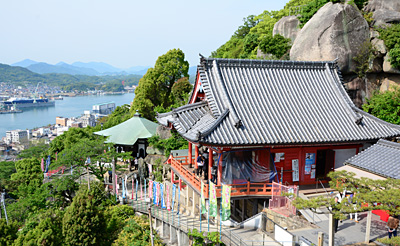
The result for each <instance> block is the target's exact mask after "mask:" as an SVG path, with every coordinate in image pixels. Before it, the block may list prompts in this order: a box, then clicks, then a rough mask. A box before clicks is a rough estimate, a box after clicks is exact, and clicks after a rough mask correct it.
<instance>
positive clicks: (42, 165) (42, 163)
mask: <svg viewBox="0 0 400 246" xmlns="http://www.w3.org/2000/svg"><path fill="white" fill-rule="evenodd" d="M40 167H41V168H42V172H44V159H43V158H42V162H41V163H40Z"/></svg>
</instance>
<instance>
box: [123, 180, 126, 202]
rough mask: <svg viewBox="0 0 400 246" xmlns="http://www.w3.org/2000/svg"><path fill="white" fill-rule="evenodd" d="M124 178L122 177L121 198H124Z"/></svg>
mask: <svg viewBox="0 0 400 246" xmlns="http://www.w3.org/2000/svg"><path fill="white" fill-rule="evenodd" d="M125 195H126V194H125V180H124V179H122V198H125Z"/></svg>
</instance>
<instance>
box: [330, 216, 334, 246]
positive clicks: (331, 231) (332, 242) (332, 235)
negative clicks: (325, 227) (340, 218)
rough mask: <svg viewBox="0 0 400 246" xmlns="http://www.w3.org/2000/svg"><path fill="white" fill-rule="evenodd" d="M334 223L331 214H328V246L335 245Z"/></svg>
mask: <svg viewBox="0 0 400 246" xmlns="http://www.w3.org/2000/svg"><path fill="white" fill-rule="evenodd" d="M334 224H335V221H334V219H333V214H332V213H329V246H334V245H335V228H334V227H335V225H334Z"/></svg>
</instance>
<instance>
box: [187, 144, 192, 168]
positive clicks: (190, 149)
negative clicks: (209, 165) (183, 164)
mask: <svg viewBox="0 0 400 246" xmlns="http://www.w3.org/2000/svg"><path fill="white" fill-rule="evenodd" d="M188 158H189V160H188V164H189V166H190V167H191V166H192V143H191V142H189V153H188Z"/></svg>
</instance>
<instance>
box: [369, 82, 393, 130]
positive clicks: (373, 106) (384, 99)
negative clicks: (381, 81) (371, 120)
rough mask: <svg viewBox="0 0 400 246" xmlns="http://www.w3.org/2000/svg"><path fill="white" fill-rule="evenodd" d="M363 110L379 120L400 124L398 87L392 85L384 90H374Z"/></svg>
mask: <svg viewBox="0 0 400 246" xmlns="http://www.w3.org/2000/svg"><path fill="white" fill-rule="evenodd" d="M362 107H363V110H364V111H366V112H368V113H370V114H372V115H374V116H376V117H378V118H379V119H381V120H384V121H387V122H390V123H393V124H400V87H398V86H396V87H393V88H392V90H388V91H385V92H375V93H374V94H373V95H372V97H371V98H370V99H367V103H366V104H364V105H363V106H362Z"/></svg>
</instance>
